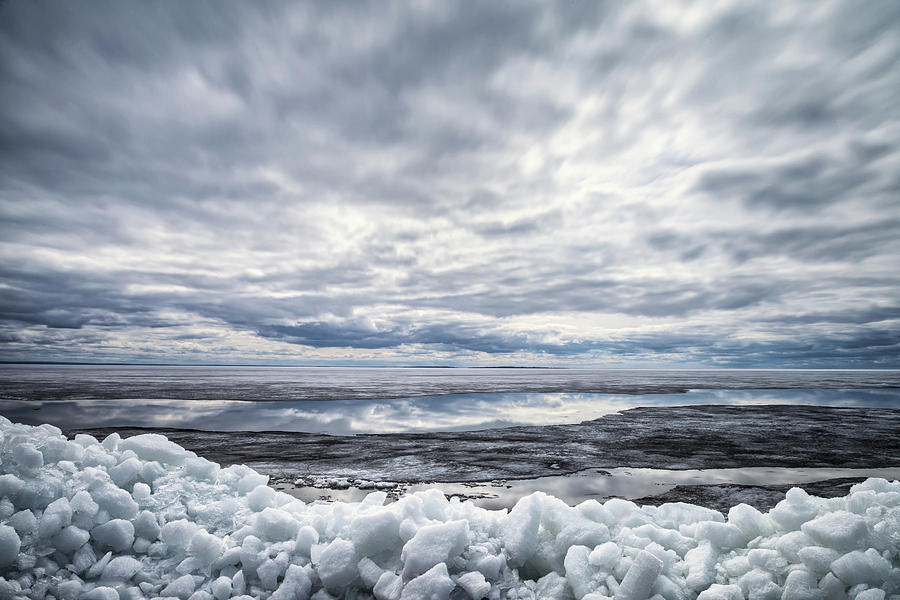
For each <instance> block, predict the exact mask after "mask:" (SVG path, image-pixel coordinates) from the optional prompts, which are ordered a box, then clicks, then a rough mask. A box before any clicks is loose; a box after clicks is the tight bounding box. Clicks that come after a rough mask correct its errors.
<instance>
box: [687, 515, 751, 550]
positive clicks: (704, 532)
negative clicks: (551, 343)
mask: <svg viewBox="0 0 900 600" xmlns="http://www.w3.org/2000/svg"><path fill="white" fill-rule="evenodd" d="M694 532H695V533H694V538H695V539H697V540H709V541H710V543H711V544H712V545H713V546H718V547H719V548H738V547H740V546H743V545H744V544H746V543H747V536H746V535H745V534H744V532H743V531H742V530H741V529H740V528H738V527H737V526H736V525H732V524H730V523H716V522H713V521H704V522H702V523H698V524H697V527H696V528H695V529H694Z"/></svg>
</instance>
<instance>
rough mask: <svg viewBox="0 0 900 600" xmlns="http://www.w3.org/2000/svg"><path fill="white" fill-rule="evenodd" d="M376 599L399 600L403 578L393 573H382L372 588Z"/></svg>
mask: <svg viewBox="0 0 900 600" xmlns="http://www.w3.org/2000/svg"><path fill="white" fill-rule="evenodd" d="M372 593H373V594H374V596H375V598H376V599H377V600H400V594H402V593H403V580H402V579H401V578H400V576H399V575H396V574H394V573H384V574H383V575H382V576H381V577H379V578H378V582H377V583H376V584H375V587H374V588H373V589H372Z"/></svg>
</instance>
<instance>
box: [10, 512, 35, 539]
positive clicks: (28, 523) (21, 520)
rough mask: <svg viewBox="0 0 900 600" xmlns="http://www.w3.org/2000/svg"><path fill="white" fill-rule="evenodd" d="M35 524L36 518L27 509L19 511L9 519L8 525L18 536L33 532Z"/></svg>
mask: <svg viewBox="0 0 900 600" xmlns="http://www.w3.org/2000/svg"><path fill="white" fill-rule="evenodd" d="M37 523H38V521H37V518H36V517H35V516H34V513H33V512H31V510H29V509H25V510H20V511H19V512H17V513H15V514H14V515H13V516H11V517H10V518H9V524H10V525H11V526H12V528H13V529H15V530H16V531H17V532H19V533H20V534H21V533H26V532H31V531H34V529H35V528H36V527H37Z"/></svg>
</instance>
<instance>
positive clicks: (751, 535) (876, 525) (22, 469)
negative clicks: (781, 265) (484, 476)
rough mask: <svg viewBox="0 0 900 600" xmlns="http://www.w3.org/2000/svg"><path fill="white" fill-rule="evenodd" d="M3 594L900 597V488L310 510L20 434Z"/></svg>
mask: <svg viewBox="0 0 900 600" xmlns="http://www.w3.org/2000/svg"><path fill="white" fill-rule="evenodd" d="M0 465H2V467H0V471H2V473H3V474H2V475H0V497H2V499H0V576H2V577H0V597H2V598H20V597H22V598H24V597H28V598H33V599H35V600H36V599H38V598H48V599H49V598H59V599H64V600H74V599H84V600H118V599H127V598H157V597H163V598H179V599H180V600H212V599H213V598H215V599H217V600H222V599H224V598H229V597H243V598H247V597H252V598H271V599H273V600H284V599H307V598H313V599H316V600H325V599H328V598H372V597H374V598H377V599H379V600H384V599H392V600H407V599H447V598H454V599H464V598H474V599H479V598H493V599H497V598H518V599H527V598H539V599H563V598H576V599H578V600H602V599H604V598H616V599H617V600H640V599H645V598H651V599H653V600H660V599H663V598H664V599H667V600H676V599H691V598H699V599H701V600H712V599H723V600H726V599H727V600H737V599H747V600H764V599H776V598H785V599H798V600H799V599H819V600H836V599H839V598H855V599H856V600H881V599H884V598H885V597H886V596H887V597H890V598H895V599H897V598H900V595H898V594H900V568H898V547H900V483H898V482H894V483H888V482H887V481H884V480H878V479H870V480H868V481H866V482H865V483H863V484H860V485H857V486H855V487H854V488H853V489H852V491H851V493H850V495H849V496H847V497H845V498H836V499H830V500H825V499H820V498H814V497H810V496H809V495H807V494H806V493H805V492H803V490H800V489H793V490H791V491H790V492H789V493H788V494H787V496H786V498H785V499H784V501H782V502H781V503H779V504H778V506H776V507H775V508H774V509H773V510H772V511H771V512H769V513H768V514H762V513H760V512H758V511H757V510H755V509H753V508H751V507H750V506H747V505H743V504H742V505H738V506H735V507H734V508H732V509H731V510H730V511H729V513H728V517H727V518H725V517H724V516H723V515H722V514H721V513H719V512H716V511H713V510H709V509H706V508H702V507H699V506H692V505H689V504H667V505H663V506H660V507H651V506H644V507H640V506H637V505H636V504H634V503H632V502H628V501H625V500H609V501H608V502H606V503H603V504H601V503H599V502H596V501H593V500H589V501H587V502H583V503H582V504H579V505H578V506H575V507H570V506H567V505H566V504H565V503H563V502H562V501H560V500H557V499H555V498H552V497H550V496H547V495H544V494H541V493H536V494H532V495H531V496H528V497H526V498H523V499H522V500H520V501H519V502H518V504H516V506H515V507H514V508H513V509H512V510H511V511H510V512H508V513H507V511H505V510H503V511H489V510H485V509H481V508H478V507H476V506H474V505H473V504H471V503H469V502H459V501H456V500H447V499H446V498H445V497H444V496H443V495H442V494H441V493H440V492H438V491H430V492H424V493H416V494H412V495H409V496H405V497H403V498H401V499H400V500H399V501H397V502H394V503H392V504H388V505H387V506H384V505H383V503H384V500H385V493H384V492H381V491H375V492H372V493H371V494H370V495H369V496H368V497H366V499H365V500H363V501H362V502H359V503H355V504H346V503H337V502H335V503H319V504H304V503H303V502H301V501H299V500H296V499H294V498H293V497H291V496H289V495H287V494H284V493H280V492H276V491H275V490H273V489H271V488H270V487H267V486H266V482H267V478H266V477H265V476H262V475H259V474H258V473H256V472H254V471H253V470H251V469H249V468H247V467H244V466H232V467H229V468H226V469H220V468H219V467H218V465H216V464H214V463H211V462H209V461H207V460H204V459H203V458H199V457H197V456H196V455H194V454H193V453H191V452H188V451H186V450H184V449H183V448H181V447H179V446H178V445H176V444H174V443H172V442H169V441H168V440H166V439H165V438H164V437H162V436H159V435H152V434H151V435H139V436H135V437H131V438H128V439H121V438H120V437H119V436H118V435H116V434H113V435H111V436H109V437H108V438H106V439H105V440H103V442H98V441H97V440H96V439H94V438H93V437H91V436H89V435H78V436H76V437H75V438H74V440H67V439H66V438H65V437H64V436H62V435H61V433H60V431H59V430H58V429H56V428H55V427H51V426H47V425H43V426H40V427H28V426H23V425H16V424H12V423H10V422H9V421H8V420H6V419H2V418H0Z"/></svg>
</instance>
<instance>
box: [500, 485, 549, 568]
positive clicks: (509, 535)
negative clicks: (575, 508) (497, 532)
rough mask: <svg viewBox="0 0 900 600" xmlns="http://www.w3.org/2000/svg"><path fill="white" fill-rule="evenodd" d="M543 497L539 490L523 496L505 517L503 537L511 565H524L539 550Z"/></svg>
mask: <svg viewBox="0 0 900 600" xmlns="http://www.w3.org/2000/svg"><path fill="white" fill-rule="evenodd" d="M541 497H542V494H540V493H539V492H538V493H534V494H531V495H530V496H526V497H524V498H522V499H521V500H519V501H518V502H516V505H515V506H513V508H512V510H511V511H510V512H509V514H508V515H507V516H506V518H504V519H503V523H502V525H501V527H502V539H503V543H504V547H505V548H506V555H507V556H508V557H509V565H510V566H511V567H520V566H522V565H524V564H525V562H526V561H527V560H528V559H529V558H531V556H532V555H533V554H534V552H535V550H537V543H538V539H537V534H538V527H540V524H541Z"/></svg>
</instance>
